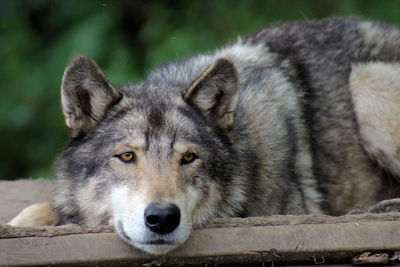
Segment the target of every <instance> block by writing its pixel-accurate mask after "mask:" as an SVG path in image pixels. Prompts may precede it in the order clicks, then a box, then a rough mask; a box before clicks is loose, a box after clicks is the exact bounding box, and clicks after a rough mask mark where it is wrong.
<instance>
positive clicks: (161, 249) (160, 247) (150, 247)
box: [114, 222, 187, 255]
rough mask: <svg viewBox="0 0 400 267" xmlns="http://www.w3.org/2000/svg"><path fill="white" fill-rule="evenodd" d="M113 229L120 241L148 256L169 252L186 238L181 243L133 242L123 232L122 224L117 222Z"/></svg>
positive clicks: (167, 241) (166, 241) (160, 241)
mask: <svg viewBox="0 0 400 267" xmlns="http://www.w3.org/2000/svg"><path fill="white" fill-rule="evenodd" d="M114 227H115V229H116V231H117V233H118V235H119V236H120V237H121V239H122V240H124V241H125V242H126V243H128V244H129V245H131V246H133V247H135V248H137V249H140V250H142V251H144V252H147V253H149V254H153V255H162V254H166V253H168V252H170V251H171V250H174V249H175V248H177V247H178V246H180V245H181V244H183V243H184V242H185V241H186V239H187V238H185V239H184V240H182V242H177V241H176V240H173V241H170V240H164V239H161V238H160V239H157V240H148V241H137V240H133V239H132V238H130V237H129V236H128V235H127V233H126V232H125V231H124V229H123V226H122V223H121V222H119V223H117V224H116V225H115V226H114Z"/></svg>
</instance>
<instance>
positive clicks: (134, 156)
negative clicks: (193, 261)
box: [10, 17, 400, 254]
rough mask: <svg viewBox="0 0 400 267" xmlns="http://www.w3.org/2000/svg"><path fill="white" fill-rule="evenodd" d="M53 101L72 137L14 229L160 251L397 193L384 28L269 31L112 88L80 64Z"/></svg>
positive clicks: (393, 86) (398, 120)
mask: <svg viewBox="0 0 400 267" xmlns="http://www.w3.org/2000/svg"><path fill="white" fill-rule="evenodd" d="M61 102H62V110H63V115H64V117H65V123H66V125H67V127H68V129H69V131H70V135H71V140H70V142H69V144H68V145H67V147H66V149H65V151H64V152H63V153H62V154H61V156H60V157H59V158H58V161H57V163H56V170H57V180H56V185H55V194H54V201H53V202H52V204H51V205H48V204H44V205H42V204H40V205H42V206H40V205H39V206H35V207H34V209H33V210H30V211H29V210H28V211H25V215H24V216H23V218H22V219H21V217H19V219H18V218H16V220H14V222H11V223H10V224H12V225H23V224H24V223H26V222H27V221H29V220H32V213H33V214H35V216H36V217H35V218H36V219H35V221H34V223H33V224H36V225H39V224H52V223H53V224H58V223H61V224H65V223H75V224H80V225H88V226H94V225H102V224H112V225H113V226H114V227H115V230H116V231H117V232H118V234H119V235H120V237H121V238H122V239H123V240H125V241H126V242H128V243H129V244H131V245H133V246H134V247H136V248H139V249H141V250H143V251H146V252H148V253H152V254H164V253H167V252H169V251H171V250H173V249H175V248H176V247H178V246H179V245H181V244H182V243H184V242H185V241H186V240H187V238H188V237H189V235H190V233H191V230H192V228H193V227H199V226H201V225H203V224H204V223H205V222H206V221H207V220H209V219H210V218H213V217H233V216H238V217H247V216H268V215H273V214H322V213H323V214H329V215H341V214H346V213H348V212H351V211H354V210H367V211H368V209H369V208H370V207H374V205H375V204H377V203H379V202H380V201H382V200H385V199H392V198H397V197H399V196H400V187H399V177H400V152H399V151H400V138H398V136H400V31H399V29H397V28H396V27H394V26H390V25H387V24H384V23H380V22H372V21H364V20H360V19H358V18H352V17H350V18H336V17H332V18H327V19H323V20H319V21H303V22H289V23H276V24H271V25H269V26H267V27H266V28H264V29H261V30H259V31H258V32H255V33H252V34H249V35H247V36H243V37H239V38H238V39H237V40H236V41H235V42H232V43H230V44H228V45H227V46H225V47H223V48H221V49H218V50H215V51H211V52H209V53H204V54H197V55H194V56H191V57H187V58H185V59H180V60H174V61H171V62H169V63H166V64H165V65H163V66H160V67H158V68H156V69H154V70H153V71H151V72H150V73H149V75H148V77H147V78H146V79H145V80H143V81H141V82H137V83H127V84H123V85H121V86H114V85H112V84H111V83H109V82H108V80H107V78H106V76H105V74H104V73H103V72H102V71H101V70H100V68H99V67H98V65H97V64H96V63H95V62H94V61H93V60H92V59H91V58H89V57H87V56H84V55H79V56H77V57H75V58H74V59H73V60H72V61H71V62H70V64H69V65H68V67H67V68H66V70H65V73H64V76H63V79H62V85H61ZM53 207H54V209H55V211H51V209H53ZM49 210H50V213H51V214H52V216H51V220H53V222H52V223H51V222H50V223H49V221H48V218H49ZM44 211H46V212H47V213H45V212H44ZM42 213H43V214H45V215H43V218H41V217H40V214H42ZM54 214H55V215H54ZM46 218H47V221H46V220H45V219H46Z"/></svg>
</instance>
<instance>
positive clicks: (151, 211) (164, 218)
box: [144, 202, 181, 234]
mask: <svg viewBox="0 0 400 267" xmlns="http://www.w3.org/2000/svg"><path fill="white" fill-rule="evenodd" d="M180 220H181V212H180V210H179V208H178V207H177V206H176V205H175V204H172V203H158V202H152V203H150V204H149V205H148V206H147V208H146V210H145V211H144V221H145V224H146V226H147V227H148V228H149V229H150V230H151V231H153V232H155V233H159V234H167V233H171V232H172V231H174V230H175V229H176V227H178V225H179V222H180Z"/></svg>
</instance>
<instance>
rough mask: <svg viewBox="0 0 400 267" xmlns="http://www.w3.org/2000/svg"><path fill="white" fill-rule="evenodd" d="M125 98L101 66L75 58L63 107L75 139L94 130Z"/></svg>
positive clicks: (67, 72) (65, 84) (66, 81)
mask: <svg viewBox="0 0 400 267" xmlns="http://www.w3.org/2000/svg"><path fill="white" fill-rule="evenodd" d="M120 98H121V94H120V93H119V92H118V91H117V90H116V89H115V88H114V87H112V85H111V84H109V83H108V81H107V79H106V76H105V75H104V73H103V72H102V71H101V70H100V68H99V67H98V66H97V64H96V63H95V62H94V61H93V60H92V59H91V58H89V57H87V56H82V55H80V56H77V57H75V58H74V59H73V60H72V61H71V63H70V64H69V65H68V67H67V68H66V69H65V72H64V76H63V79H62V84H61V103H62V109H63V114H64V118H65V123H66V125H67V127H68V128H69V129H70V132H71V136H72V137H76V136H78V135H81V134H86V133H88V132H90V131H91V130H93V129H94V128H95V127H96V125H97V123H98V122H99V121H100V120H101V119H102V118H103V116H104V115H105V113H106V112H107V110H108V108H109V107H110V106H112V105H113V104H114V103H116V102H117V101H118V100H119V99H120Z"/></svg>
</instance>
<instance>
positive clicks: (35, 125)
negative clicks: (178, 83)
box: [0, 0, 400, 180]
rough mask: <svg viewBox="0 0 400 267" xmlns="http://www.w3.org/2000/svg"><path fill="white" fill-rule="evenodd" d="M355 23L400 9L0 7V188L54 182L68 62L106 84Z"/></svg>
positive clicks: (345, 5) (284, 4)
mask: <svg viewBox="0 0 400 267" xmlns="http://www.w3.org/2000/svg"><path fill="white" fill-rule="evenodd" d="M332 15H340V16H342V15H357V16H361V17H363V18H368V19H379V20H383V21H386V22H390V23H393V24H396V25H398V26H400V1H395V0H393V1H388V0H386V1H373V0H371V1H368V0H358V1H356V0H330V1H314V0H308V1H293V0H279V1H275V0H274V1H250V0H240V1H233V0H232V1H224V0H215V1H207V0H202V1H184V0H181V1H180V0H167V1H165V0H158V1H149V0H147V1H146V0H138V1H135V0H132V1H86V0H80V1H77V0H69V1H61V0H60V1H45V0H32V1H18V0H2V1H1V2H0V60H1V62H0V137H1V140H0V179H11V180H12V179H18V178H39V177H45V178H50V179H51V178H52V177H53V176H54V173H53V170H52V165H53V162H54V160H55V158H56V156H57V154H58V153H60V152H61V151H62V149H63V147H64V145H65V144H66V142H67V140H68V134H67V130H66V128H65V126H64V121H63V118H62V115H61V108H60V100H59V98H60V97H59V86H60V81H61V77H62V74H63V71H64V68H65V66H66V65H67V63H68V61H69V60H70V59H71V57H72V56H73V55H74V54H77V53H83V54H87V55H89V56H91V57H92V58H94V59H95V60H96V61H97V62H98V64H99V65H100V66H101V67H102V69H103V70H104V71H105V72H106V73H107V75H108V78H109V80H110V81H111V82H112V83H114V84H119V83H122V82H125V81H136V80H139V79H141V78H142V77H143V76H144V75H145V73H146V71H148V70H149V69H151V68H152V67H154V66H155V65H157V64H160V63H162V62H165V61H167V60H169V59H173V58H176V57H181V56H184V55H187V54H189V53H191V52H194V51H206V50H209V49H213V48H215V47H217V46H220V45H222V44H223V43H225V42H227V41H229V40H232V39H234V38H235V37H236V36H237V35H238V34H244V33H248V32H250V31H254V30H257V29H259V28H261V27H263V26H264V25H266V24H268V23H271V22H274V21H279V20H305V19H314V18H323V17H327V16H332Z"/></svg>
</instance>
